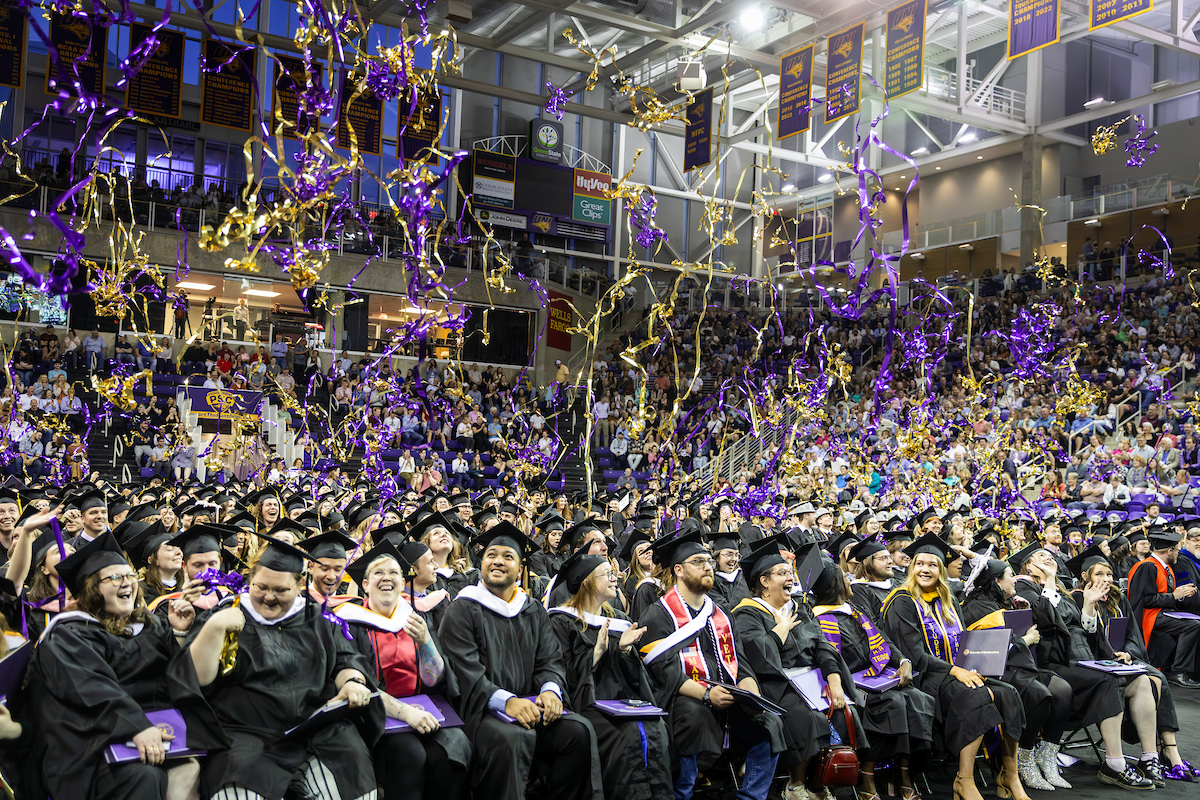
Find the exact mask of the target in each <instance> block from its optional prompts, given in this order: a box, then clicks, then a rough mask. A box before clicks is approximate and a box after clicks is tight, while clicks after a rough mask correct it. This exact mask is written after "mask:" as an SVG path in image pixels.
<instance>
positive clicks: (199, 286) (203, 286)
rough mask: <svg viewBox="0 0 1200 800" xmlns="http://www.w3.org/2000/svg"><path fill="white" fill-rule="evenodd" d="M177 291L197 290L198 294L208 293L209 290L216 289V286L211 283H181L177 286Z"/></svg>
mask: <svg viewBox="0 0 1200 800" xmlns="http://www.w3.org/2000/svg"><path fill="white" fill-rule="evenodd" d="M175 288H176V289H195V290H196V291H198V292H207V291H208V290H209V289H215V288H216V286H215V285H214V284H211V283H200V282H199V281H180V282H179V283H177V284H175Z"/></svg>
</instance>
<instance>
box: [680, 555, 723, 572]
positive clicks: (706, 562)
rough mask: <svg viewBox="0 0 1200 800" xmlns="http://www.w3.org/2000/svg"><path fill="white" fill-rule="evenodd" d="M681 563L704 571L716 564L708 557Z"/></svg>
mask: <svg viewBox="0 0 1200 800" xmlns="http://www.w3.org/2000/svg"><path fill="white" fill-rule="evenodd" d="M683 563H684V564H686V565H688V566H692V567H699V568H700V569H705V568H706V567H711V566H712V565H713V564H715V563H716V562H715V561H713V560H712V559H711V558H709V557H708V556H698V557H696V558H689V559H688V560H687V561H684V562H683Z"/></svg>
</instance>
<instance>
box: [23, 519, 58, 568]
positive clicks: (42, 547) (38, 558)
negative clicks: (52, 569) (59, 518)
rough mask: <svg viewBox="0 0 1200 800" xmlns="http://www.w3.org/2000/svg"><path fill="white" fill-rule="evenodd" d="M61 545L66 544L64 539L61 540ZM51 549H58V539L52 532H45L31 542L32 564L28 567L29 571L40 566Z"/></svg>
mask: <svg viewBox="0 0 1200 800" xmlns="http://www.w3.org/2000/svg"><path fill="white" fill-rule="evenodd" d="M63 544H64V545H65V544H66V539H64V540H63ZM52 547H55V548H56V547H58V537H57V536H55V535H54V531H52V530H48V529H47V530H45V532H44V533H42V534H41V535H40V536H38V538H36V539H34V540H33V563H32V564H31V565H30V569H31V570H33V569H36V568H37V567H40V566H42V563H43V562H44V561H45V560H46V556H47V555H49V553H50V548H52Z"/></svg>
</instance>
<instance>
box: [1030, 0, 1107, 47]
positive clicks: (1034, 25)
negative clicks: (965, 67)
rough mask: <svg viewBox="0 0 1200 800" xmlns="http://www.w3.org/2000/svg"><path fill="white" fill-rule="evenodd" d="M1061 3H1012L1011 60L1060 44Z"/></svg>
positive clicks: (1041, 0)
mask: <svg viewBox="0 0 1200 800" xmlns="http://www.w3.org/2000/svg"><path fill="white" fill-rule="evenodd" d="M1116 2H1123V0H1116ZM1058 35H1059V14H1058V0H1009V3H1008V58H1009V60H1010V61H1011V60H1012V59H1014V58H1020V57H1021V56H1023V55H1025V54H1026V53H1032V52H1033V51H1034V50H1041V49H1042V48H1043V47H1049V46H1050V45H1052V44H1054V43H1055V42H1057V41H1058Z"/></svg>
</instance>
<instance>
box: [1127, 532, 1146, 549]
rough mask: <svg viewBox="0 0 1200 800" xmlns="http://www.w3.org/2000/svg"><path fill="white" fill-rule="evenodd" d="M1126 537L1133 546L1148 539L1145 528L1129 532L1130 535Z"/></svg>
mask: <svg viewBox="0 0 1200 800" xmlns="http://www.w3.org/2000/svg"><path fill="white" fill-rule="evenodd" d="M1125 538H1126V540H1127V541H1128V542H1129V546H1130V547H1133V546H1134V545H1135V544H1137V543H1138V542H1141V541H1144V540H1145V539H1146V531H1145V530H1137V531H1134V532H1133V533H1131V534H1129V536H1127V537H1125Z"/></svg>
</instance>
